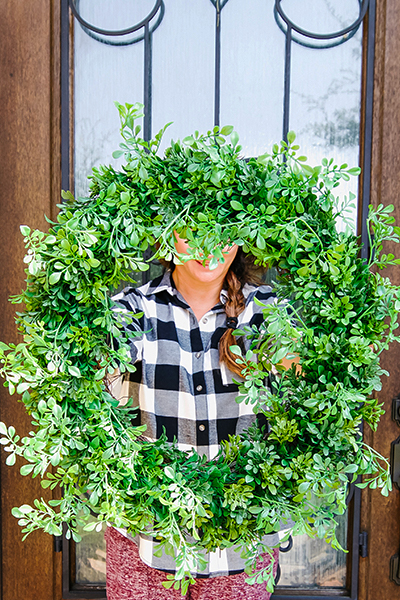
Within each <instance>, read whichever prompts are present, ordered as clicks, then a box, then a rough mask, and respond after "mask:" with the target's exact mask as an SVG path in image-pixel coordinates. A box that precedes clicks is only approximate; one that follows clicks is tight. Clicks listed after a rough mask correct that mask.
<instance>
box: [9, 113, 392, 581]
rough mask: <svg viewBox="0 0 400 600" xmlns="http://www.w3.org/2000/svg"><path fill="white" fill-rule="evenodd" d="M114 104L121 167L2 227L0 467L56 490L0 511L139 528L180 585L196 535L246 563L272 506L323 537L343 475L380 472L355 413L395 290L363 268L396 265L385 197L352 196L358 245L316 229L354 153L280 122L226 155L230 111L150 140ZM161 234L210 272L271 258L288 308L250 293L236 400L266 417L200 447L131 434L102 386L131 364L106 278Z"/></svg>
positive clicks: (167, 246) (333, 203)
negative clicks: (5, 271)
mask: <svg viewBox="0 0 400 600" xmlns="http://www.w3.org/2000/svg"><path fill="white" fill-rule="evenodd" d="M118 109H119V112H120V117H121V123H122V126H121V133H122V136H123V138H124V142H123V144H121V150H119V151H118V152H117V153H115V154H114V156H115V157H118V156H121V155H123V156H124V158H125V164H124V165H123V166H122V167H121V168H120V170H116V169H114V168H113V167H111V166H107V167H106V166H101V167H99V168H95V169H93V173H92V175H91V178H90V179H91V183H90V195H89V197H87V198H77V199H74V198H73V196H72V194H71V193H69V192H67V193H65V194H64V199H65V202H64V203H63V204H62V205H60V212H59V215H58V218H57V222H56V223H51V224H50V225H51V226H50V229H49V232H48V233H43V232H41V231H31V230H30V229H29V227H27V226H23V227H21V230H22V233H23V235H24V237H25V243H26V246H27V254H26V256H25V262H26V263H27V269H26V273H27V287H26V290H25V291H24V292H22V294H21V295H20V296H18V297H15V298H14V299H13V301H14V302H16V303H23V304H24V310H23V311H22V312H20V313H19V314H18V318H17V321H18V326H19V330H20V332H21V333H22V334H23V336H24V337H23V341H21V342H20V343H19V344H17V345H13V344H11V345H6V344H1V346H0V348H1V350H0V352H1V355H0V357H1V363H2V368H1V373H2V374H3V376H4V377H5V379H6V383H5V385H6V386H8V389H9V392H10V394H13V393H14V392H17V394H21V395H22V401H23V403H24V405H25V407H26V410H27V411H28V413H29V414H30V415H31V418H32V426H33V429H32V431H31V432H30V433H29V435H28V436H26V437H24V438H22V439H20V437H19V436H18V435H17V434H16V432H15V429H14V428H13V427H12V426H9V427H8V428H7V427H6V425H4V424H3V423H1V424H0V431H1V434H2V435H3V438H2V439H1V440H0V442H1V443H2V444H4V445H5V450H6V451H7V452H9V455H8V457H7V461H6V462H7V464H8V465H13V464H14V463H15V460H16V456H21V457H23V459H24V461H25V462H24V464H23V466H21V468H20V470H21V474H22V475H32V477H36V476H39V477H41V478H42V486H43V487H44V488H51V489H55V488H60V490H61V491H60V492H59V493H60V494H61V499H58V500H50V501H45V500H44V499H42V498H41V499H37V500H35V502H34V506H28V505H23V506H20V507H19V508H15V509H14V510H13V514H14V515H15V516H16V517H17V518H18V519H19V523H20V525H21V526H22V527H23V532H24V533H25V535H28V534H29V533H30V532H31V531H33V530H35V529H44V530H45V531H46V532H48V533H50V534H53V535H60V534H61V531H62V528H61V525H62V523H66V525H67V530H68V531H67V537H70V536H72V537H73V539H74V540H76V541H79V539H80V538H79V533H78V530H79V527H82V526H83V527H84V529H86V530H92V529H94V528H96V530H98V531H100V530H101V528H102V527H103V525H104V523H105V522H110V523H113V524H115V525H116V526H118V527H124V528H126V529H127V530H128V531H129V532H130V533H132V534H136V533H138V532H139V533H140V532H145V533H146V534H149V533H150V532H151V533H152V534H153V535H155V536H156V537H157V538H158V539H159V541H160V547H161V546H163V547H164V548H165V549H166V551H168V552H174V553H175V555H176V564H177V573H176V576H175V580H174V579H173V578H171V579H170V580H169V581H168V582H167V583H166V585H167V586H172V585H174V586H175V587H177V588H178V587H179V586H181V588H182V591H183V592H185V591H186V590H187V587H188V585H189V582H190V581H191V576H190V571H191V570H193V568H194V566H195V564H196V563H199V564H200V565H201V564H202V558H201V555H202V552H204V550H215V549H216V548H225V547H229V546H232V545H239V546H240V547H241V548H242V551H243V554H244V555H245V556H246V557H247V559H248V565H249V567H250V565H252V564H253V563H254V559H255V557H256V556H257V554H258V553H259V552H260V550H262V549H263V547H262V543H261V538H262V536H263V535H265V534H267V533H270V532H273V531H276V530H278V529H279V528H280V523H281V521H283V522H284V523H285V522H287V519H289V518H291V519H293V521H294V525H293V526H290V527H289V531H288V534H289V533H291V534H293V535H296V534H301V533H306V534H308V535H309V536H311V537H315V536H317V537H319V538H325V540H326V541H327V542H328V543H330V544H332V546H333V547H335V548H338V547H340V546H339V544H338V542H337V539H336V536H335V528H336V520H335V517H336V516H337V515H340V514H342V513H343V512H344V511H345V509H346V495H347V493H348V490H349V485H350V484H352V483H353V482H355V481H358V482H360V479H357V478H359V476H361V475H365V476H366V477H365V478H364V481H363V482H362V483H357V484H356V485H359V486H360V487H366V486H370V487H371V488H375V487H379V488H381V491H382V494H384V495H386V494H387V493H388V491H389V490H390V488H391V483H390V477H389V467H388V463H387V461H386V460H385V459H384V458H383V457H381V456H380V455H378V454H377V453H376V452H375V451H374V450H373V449H372V448H370V447H369V446H367V445H366V444H364V442H363V441H362V437H361V435H360V429H359V427H360V424H361V422H362V420H363V421H364V423H365V424H367V425H369V426H370V427H371V428H372V429H375V428H376V426H377V423H378V421H379V417H380V415H381V414H382V408H381V405H379V404H378V402H377V400H376V399H375V397H374V392H375V391H376V390H379V389H380V385H381V384H380V379H381V376H382V375H383V374H385V371H383V370H382V368H381V367H380V365H379V356H380V354H381V352H382V351H383V350H384V349H387V348H388V345H389V343H390V342H391V341H393V340H398V339H399V338H398V337H396V336H395V333H394V331H395V329H396V327H397V311H398V309H399V308H400V300H399V299H398V298H399V288H397V287H395V286H393V285H391V283H390V281H389V280H388V279H387V278H384V277H382V276H381V274H380V273H379V271H380V270H381V269H382V268H384V267H386V266H387V265H389V264H397V263H398V261H397V260H395V259H394V256H393V255H390V254H389V255H384V254H382V244H383V242H384V241H385V240H392V241H396V242H398V241H399V239H400V238H399V233H400V230H399V228H397V227H395V226H394V225H393V218H392V217H391V216H390V213H391V210H392V207H386V208H385V207H383V206H382V205H380V206H379V207H378V208H377V209H376V210H373V209H372V208H371V210H370V215H369V217H368V231H369V234H370V252H369V256H370V257H369V259H368V260H363V259H362V258H360V245H359V240H358V239H357V238H356V237H355V236H354V235H353V234H352V233H350V232H349V231H347V232H345V233H343V232H342V233H340V232H338V231H337V228H336V225H337V222H338V219H339V218H341V219H342V220H344V222H345V221H346V218H347V216H348V210H349V205H350V204H351V202H352V200H353V199H354V197H350V199H349V201H346V200H344V201H340V200H339V199H337V198H336V197H335V191H336V188H337V186H338V185H339V183H340V181H341V180H345V181H346V180H348V179H349V178H350V176H352V175H357V174H358V173H359V169H357V168H353V169H352V168H348V166H347V165H346V164H344V165H340V166H339V165H336V164H334V162H333V160H332V159H331V160H328V159H323V161H322V165H320V166H317V167H311V166H309V165H308V164H307V163H306V158H305V157H304V156H299V155H298V154H297V151H298V146H297V145H295V136H294V134H293V133H289V135H288V142H287V143H285V142H281V143H280V144H279V145H278V144H277V145H274V146H273V148H272V153H271V154H265V155H263V156H260V157H258V158H250V159H249V160H244V159H243V158H242V157H241V154H240V152H241V147H240V145H238V135H237V134H236V132H235V131H233V128H232V127H223V128H222V129H219V128H218V127H215V128H214V129H213V130H211V131H209V132H208V133H207V134H206V135H200V134H199V133H198V132H195V133H194V135H193V136H189V137H187V138H185V139H184V140H183V141H182V142H180V141H177V142H172V143H171V145H170V146H169V147H168V148H167V149H166V150H165V153H164V155H163V156H161V155H160V144H161V141H162V136H163V133H164V130H162V131H161V132H160V133H159V134H157V135H156V136H155V138H154V139H153V140H151V141H150V142H146V141H144V140H143V139H141V138H140V127H139V126H138V125H136V122H137V120H138V119H139V118H140V117H141V116H142V115H141V109H142V107H141V105H139V104H136V105H134V106H132V105H125V106H121V105H118ZM164 129H165V128H164ZM174 231H176V232H178V233H179V234H180V235H181V236H182V237H185V238H187V239H188V240H189V243H190V251H189V258H196V259H198V260H199V259H200V260H201V259H202V258H204V257H205V256H210V255H211V256H212V259H211V262H210V268H213V267H215V266H216V265H217V264H218V261H221V260H223V255H222V250H221V249H222V248H223V247H224V246H225V245H226V244H228V243H229V244H232V243H235V244H237V245H239V246H241V247H242V248H243V250H244V251H245V252H247V253H250V254H252V255H254V256H255V257H256V259H257V261H258V263H259V264H262V265H269V266H276V267H277V269H278V272H279V278H278V279H279V281H278V283H277V284H276V286H275V289H276V292H277V295H278V298H279V299H282V300H283V299H286V300H288V302H289V305H290V306H291V309H290V310H283V309H282V302H278V303H277V304H274V305H268V306H265V307H264V308H263V314H264V317H265V320H264V322H263V324H262V325H261V327H259V328H256V327H253V329H251V330H250V329H248V330H246V331H243V332H241V334H242V335H248V336H251V338H252V351H250V352H249V353H248V354H247V355H246V356H242V355H241V351H240V348H239V347H238V346H236V347H235V346H234V347H233V351H234V352H235V353H236V354H237V361H238V362H239V364H241V365H242V366H243V371H242V373H243V375H244V376H245V380H244V383H243V384H241V386H240V396H239V397H238V399H237V401H238V402H250V403H251V404H253V405H254V411H255V412H261V413H264V414H265V415H266V416H267V419H268V422H269V432H266V431H265V430H263V431H261V430H259V429H257V427H255V426H253V427H252V428H251V429H249V430H248V431H247V432H246V433H245V434H244V435H243V436H241V437H231V438H230V439H229V440H228V441H226V442H223V443H222V444H221V449H220V452H219V454H218V456H217V457H216V458H215V459H213V460H210V461H207V460H206V459H205V458H204V457H202V456H199V455H198V454H196V452H194V451H192V452H182V451H179V450H178V449H177V448H176V446H175V445H174V444H170V443H168V442H167V441H166V439H165V438H164V437H162V438H161V439H160V440H158V441H156V442H154V443H150V442H148V441H146V439H145V438H144V437H143V434H144V435H145V430H144V428H143V427H133V426H132V416H133V409H132V408H131V407H130V406H129V405H125V406H119V405H118V401H117V400H116V399H115V398H113V397H112V395H111V393H110V391H109V387H108V383H107V375H108V374H111V373H113V372H114V370H115V369H116V368H117V367H119V369H120V371H121V372H122V373H126V372H128V371H133V370H134V366H133V365H132V364H131V363H130V354H129V343H128V339H127V337H126V336H127V335H128V334H127V333H126V330H125V329H124V323H123V322H122V314H121V313H120V312H118V310H115V306H114V303H113V301H112V299H111V296H112V291H113V290H114V289H115V288H116V287H117V286H118V285H119V284H120V282H121V281H127V280H128V281H129V280H130V278H131V273H132V271H138V270H146V269H147V268H148V262H149V259H147V260H145V257H144V253H145V252H146V251H148V249H150V248H156V250H154V252H153V256H155V257H159V258H165V259H167V260H170V259H171V258H173V257H174V260H175V261H179V260H185V257H184V256H176V252H175V248H174V243H173V242H174V233H173V232H174ZM146 255H148V252H147V254H146ZM187 258H188V257H187V256H186V259H187ZM127 318H128V317H126V316H124V319H125V325H126V319H127ZM236 333H237V334H240V332H236ZM291 353H294V354H297V355H298V356H299V357H300V368H297V369H296V367H295V366H294V365H293V367H292V368H291V369H290V370H288V371H284V369H283V367H282V366H281V364H280V361H281V360H282V358H283V357H284V356H285V355H288V354H289V355H290V354H291ZM273 367H274V371H275V373H276V377H275V383H274V387H273V389H272V390H271V389H268V388H267V387H266V385H265V380H266V375H267V374H268V373H270V371H271V369H272V368H273ZM386 374H387V373H386ZM93 515H95V520H94V521H93ZM264 550H265V549H264ZM249 572H250V571H249ZM263 580H265V581H266V582H267V586H268V589H270V590H272V589H273V578H272V567H271V566H270V567H269V568H267V569H266V570H265V571H261V572H258V573H253V574H252V575H250V576H249V582H254V581H258V582H260V581H263Z"/></svg>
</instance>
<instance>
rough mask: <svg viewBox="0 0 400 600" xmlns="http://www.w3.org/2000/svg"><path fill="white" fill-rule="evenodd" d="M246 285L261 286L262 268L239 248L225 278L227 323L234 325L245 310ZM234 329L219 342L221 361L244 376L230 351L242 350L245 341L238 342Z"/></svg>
mask: <svg viewBox="0 0 400 600" xmlns="http://www.w3.org/2000/svg"><path fill="white" fill-rule="evenodd" d="M246 283H253V284H255V285H260V283H262V281H261V277H260V268H257V267H255V265H254V257H253V256H251V255H248V254H245V253H244V252H243V250H242V249H241V248H238V251H237V254H236V256H235V259H234V261H233V262H232V264H231V266H230V269H229V271H228V273H227V274H226V277H225V282H224V288H225V290H226V292H227V299H226V302H225V305H224V308H225V314H226V317H227V323H228V322H230V324H231V323H234V322H235V321H234V320H236V324H237V317H238V316H239V315H240V313H242V312H243V311H244V309H245V298H244V295H243V286H244V285H245V284H246ZM233 329H236V327H233V328H232V327H228V328H227V330H226V331H225V332H224V333H223V335H222V337H221V339H220V341H219V360H220V362H223V363H224V364H225V365H226V366H227V367H228V369H229V370H230V371H232V372H233V373H235V375H239V376H241V375H242V370H243V365H239V364H237V362H236V358H237V356H236V355H235V354H233V353H232V352H231V350H230V346H234V345H239V346H240V347H241V348H242V350H243V349H244V347H243V341H242V340H241V339H240V338H239V339H238V340H237V339H236V338H235V336H234V335H233V333H232V332H233Z"/></svg>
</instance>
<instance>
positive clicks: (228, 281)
mask: <svg viewBox="0 0 400 600" xmlns="http://www.w3.org/2000/svg"><path fill="white" fill-rule="evenodd" d="M175 247H176V252H177V254H185V253H187V250H188V244H187V241H186V240H185V239H183V238H181V237H179V236H178V235H176V242H175ZM223 253H224V258H225V261H224V262H223V263H219V265H218V267H217V268H216V269H213V270H210V269H209V261H208V260H204V261H203V262H201V261H199V260H194V259H191V260H187V261H186V262H181V263H180V264H176V265H171V266H172V267H173V269H171V268H169V269H167V270H166V271H165V273H164V275H163V276H162V277H160V278H158V279H156V280H154V281H152V282H150V283H148V284H146V285H144V286H142V287H141V288H138V289H127V290H125V291H124V292H122V293H121V294H119V295H118V296H117V297H116V298H115V300H117V301H118V302H119V304H120V305H121V306H122V307H123V309H124V310H126V311H127V312H129V313H131V314H134V313H139V312H142V313H143V316H142V317H140V318H138V319H134V321H133V323H132V324H130V325H129V326H128V329H129V328H130V329H133V330H136V331H141V332H144V333H143V335H142V336H140V337H135V338H134V339H133V340H132V342H131V355H132V361H133V362H137V361H141V363H142V375H141V382H140V385H139V407H140V417H141V424H146V425H147V430H146V437H148V438H149V439H150V440H154V439H157V438H158V437H159V436H160V435H161V434H162V433H163V431H165V433H166V435H167V438H168V440H170V441H172V440H173V439H176V440H177V443H178V447H179V448H180V449H181V450H189V449H191V448H192V447H194V448H195V449H196V450H197V452H198V453H199V454H206V456H207V458H209V459H211V458H213V457H214V456H215V455H216V454H217V452H218V447H219V443H220V442H221V440H223V439H227V438H228V436H229V435H230V434H239V433H241V432H242V431H243V430H244V429H246V428H247V427H248V426H249V425H251V424H252V423H253V422H254V420H255V419H256V416H255V415H254V413H253V412H252V410H251V407H250V406H247V405H245V404H244V403H242V404H237V403H236V402H235V397H236V396H237V394H238V386H237V384H235V383H234V381H233V380H232V377H233V378H234V379H236V380H238V379H240V373H241V368H240V367H239V365H237V364H236V362H235V356H234V355H233V354H232V353H231V352H230V350H229V347H230V346H232V345H233V344H237V343H238V341H236V339H235V337H234V336H233V335H232V331H233V329H236V328H240V327H242V326H244V325H252V324H254V323H255V324H259V323H260V322H261V321H262V313H261V308H260V307H259V306H258V305H257V304H256V303H255V302H254V301H253V300H254V298H255V297H256V298H257V299H259V300H260V301H262V302H264V303H269V302H273V301H274V296H273V294H272V291H271V288H270V287H268V286H259V287H257V286H255V285H251V282H252V281H254V279H255V278H254V274H253V269H252V263H251V261H250V260H249V258H248V257H247V256H246V255H245V254H244V253H243V252H242V250H241V249H240V248H238V247H237V246H235V245H234V246H231V247H227V248H224V250H223ZM239 343H244V344H245V345H247V346H248V344H249V342H248V341H246V340H244V338H243V342H242V340H241V339H240V340H239ZM267 538H268V539H267V540H266V541H267V543H268V544H269V545H271V546H274V545H278V544H279V534H274V535H271V536H267ZM106 541H107V598H108V600H128V599H130V598H135V599H136V600H156V599H157V600H162V599H164V598H165V599H173V598H181V597H182V596H181V593H180V591H179V590H178V591H176V590H174V589H168V590H166V589H165V588H164V587H163V586H162V582H163V581H165V580H166V572H173V571H174V565H175V563H174V560H173V558H172V557H171V556H167V555H166V554H165V553H163V554H162V555H161V556H155V555H154V547H155V546H156V545H157V542H156V541H155V540H154V541H153V539H152V538H150V537H146V536H140V538H139V537H138V539H135V540H133V539H132V538H131V537H130V536H129V535H128V534H127V533H126V532H125V531H121V530H116V529H114V528H111V527H109V528H108V530H107V532H106ZM277 557H278V549H275V550H274V558H275V563H276V564H275V567H276V566H277ZM205 559H206V565H207V566H206V568H205V569H204V570H201V571H199V572H198V573H195V574H194V575H195V576H196V582H195V584H192V585H190V586H189V590H188V594H187V596H186V597H187V598H190V599H192V600H194V599H196V600H208V599H210V600H211V599H213V600H218V598H229V599H230V600H236V599H239V598H243V599H246V600H253V599H254V600H267V599H268V598H269V597H270V594H269V593H268V592H267V591H266V586H265V584H256V585H253V586H250V585H248V584H246V583H245V579H246V577H247V575H246V574H245V573H243V569H244V560H243V559H242V558H241V557H240V554H239V553H238V552H235V551H234V549H233V548H230V549H228V550H223V551H217V552H214V553H209V554H208V555H206V556H205ZM269 560H270V559H269V555H265V556H264V555H263V556H261V557H260V563H263V565H264V566H266V565H267V564H268V561H269Z"/></svg>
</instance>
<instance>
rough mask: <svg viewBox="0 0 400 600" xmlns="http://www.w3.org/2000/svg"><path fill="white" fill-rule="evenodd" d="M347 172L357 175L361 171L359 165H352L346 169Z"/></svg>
mask: <svg viewBox="0 0 400 600" xmlns="http://www.w3.org/2000/svg"><path fill="white" fill-rule="evenodd" d="M347 173H348V174H349V175H359V174H360V173H361V169H360V167H352V168H351V169H347Z"/></svg>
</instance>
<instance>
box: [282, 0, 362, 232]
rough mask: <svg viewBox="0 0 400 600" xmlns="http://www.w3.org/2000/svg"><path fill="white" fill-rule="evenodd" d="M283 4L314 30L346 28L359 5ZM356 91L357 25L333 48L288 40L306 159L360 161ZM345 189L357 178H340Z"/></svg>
mask: <svg viewBox="0 0 400 600" xmlns="http://www.w3.org/2000/svg"><path fill="white" fill-rule="evenodd" d="M282 6H283V7H284V9H285V11H286V14H287V15H288V16H289V18H290V19H292V21H293V22H294V23H296V25H299V26H300V27H302V28H304V29H307V30H308V31H312V32H315V33H331V32H335V31H339V30H341V29H343V28H345V27H346V26H348V25H349V24H351V23H352V22H354V21H355V20H356V18H357V16H358V9H359V4H358V2H357V0H352V1H351V2H349V0H335V1H334V2H333V0H285V1H284V2H283V3H282ZM302 39H304V38H302ZM308 41H310V40H308ZM316 43H318V42H316ZM360 97H361V31H360V30H359V31H358V32H357V34H356V35H355V36H354V37H353V38H352V39H350V40H348V41H347V42H345V43H344V44H341V45H340V46H337V47H335V48H330V49H321V50H315V49H310V48H304V47H302V46H299V45H298V44H293V45H292V75H291V102H290V128H291V129H293V130H294V131H296V132H297V139H298V142H299V144H300V146H301V149H302V153H304V154H305V155H306V156H307V157H308V159H309V161H308V162H309V163H310V164H312V165H316V164H319V163H320V161H321V159H322V158H323V157H324V156H326V157H330V156H333V157H334V159H335V162H336V163H337V164H339V165H340V164H343V163H347V164H349V166H355V165H357V164H358V160H359V147H358V128H359V115H360ZM349 191H352V192H353V193H355V194H356V193H357V178H355V177H352V178H351V179H350V181H349V182H342V183H341V185H340V186H339V187H338V188H336V192H335V195H341V196H342V195H345V194H346V195H347V194H348V192H349ZM355 219H356V211H354V221H355Z"/></svg>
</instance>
